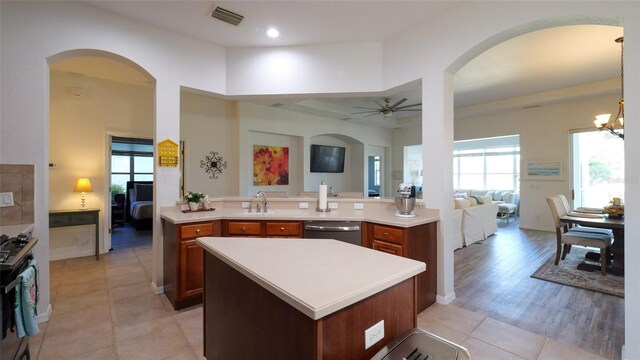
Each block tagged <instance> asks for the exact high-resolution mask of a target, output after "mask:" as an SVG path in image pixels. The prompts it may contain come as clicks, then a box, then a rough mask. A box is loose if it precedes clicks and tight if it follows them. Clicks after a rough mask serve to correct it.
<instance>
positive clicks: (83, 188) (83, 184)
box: [73, 178, 93, 192]
mask: <svg viewBox="0 0 640 360" xmlns="http://www.w3.org/2000/svg"><path fill="white" fill-rule="evenodd" d="M73 191H75V192H93V188H92V187H91V181H89V179H87V178H80V179H78V182H76V187H75V188H74V189H73Z"/></svg>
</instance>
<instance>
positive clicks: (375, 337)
mask: <svg viewBox="0 0 640 360" xmlns="http://www.w3.org/2000/svg"><path fill="white" fill-rule="evenodd" d="M383 338H384V320H380V322H379V323H377V324H375V325H373V326H372V327H370V328H368V329H367V330H365V331H364V348H365V349H368V348H370V347H371V346H373V345H374V344H375V343H377V342H378V341H380V340H382V339H383Z"/></svg>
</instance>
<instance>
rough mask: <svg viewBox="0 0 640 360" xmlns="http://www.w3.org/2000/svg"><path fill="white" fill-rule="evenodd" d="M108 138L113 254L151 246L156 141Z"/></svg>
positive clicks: (133, 138)
mask: <svg viewBox="0 0 640 360" xmlns="http://www.w3.org/2000/svg"><path fill="white" fill-rule="evenodd" d="M109 138H110V147H109V148H110V157H109V163H110V176H109V189H110V192H111V207H110V210H111V217H110V218H111V248H110V250H114V249H118V250H120V249H126V248H132V247H137V246H143V245H151V242H152V241H153V236H152V235H153V234H152V229H151V225H152V221H151V220H152V214H153V199H152V196H153V139H147V138H137V137H122V136H110V137H109Z"/></svg>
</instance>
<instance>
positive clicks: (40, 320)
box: [36, 304, 51, 323]
mask: <svg viewBox="0 0 640 360" xmlns="http://www.w3.org/2000/svg"><path fill="white" fill-rule="evenodd" d="M50 317H51V304H49V306H47V311H45V312H44V313H43V314H38V315H36V321H37V322H38V323H43V322H47V321H49V318H50Z"/></svg>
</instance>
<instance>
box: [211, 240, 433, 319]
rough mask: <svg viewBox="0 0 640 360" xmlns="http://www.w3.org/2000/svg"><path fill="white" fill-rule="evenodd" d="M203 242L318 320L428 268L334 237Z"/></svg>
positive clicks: (289, 302)
mask: <svg viewBox="0 0 640 360" xmlns="http://www.w3.org/2000/svg"><path fill="white" fill-rule="evenodd" d="M198 244H199V245H200V246H201V247H203V248H204V249H205V250H206V251H208V252H209V253H211V254H213V255H214V256H216V257H217V258H219V259H221V260H222V261H224V262H225V263H226V264H228V265H229V266H231V267H232V268H234V269H235V270H237V271H239V272H240V273H242V274H243V275H245V276H247V277H248V278H250V279H251V280H253V281H254V282H256V283H257V284H259V285H260V286H262V287H263V288H265V289H266V290H268V291H269V292H271V293H272V294H274V295H276V296H277V297H279V298H280V299H282V300H283V301H285V302H286V303H288V304H289V305H291V306H293V307H294V308H296V309H298V310H299V311H300V312H302V313H304V314H305V315H307V316H309V317H310V318H312V319H314V320H317V319H320V318H323V317H325V316H327V315H329V314H332V313H333V312H335V311H338V310H340V309H343V308H345V307H347V306H349V305H352V304H354V303H356V302H358V301H360V300H363V299H365V298H367V297H369V296H371V295H374V294H376V293H378V292H380V291H382V290H385V289H387V288H389V287H391V286H393V285H396V284H398V283H400V282H402V281H404V280H406V279H409V278H411V277H412V276H415V275H417V274H419V273H421V272H423V271H425V269H426V265H425V263H423V262H420V261H415V260H411V259H407V258H403V257H400V256H395V255H390V254H386V253H383V252H380V251H375V250H371V249H367V248H364V247H361V246H356V245H351V244H347V243H344V242H340V241H336V240H330V239H274V238H223V237H203V238H198Z"/></svg>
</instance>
